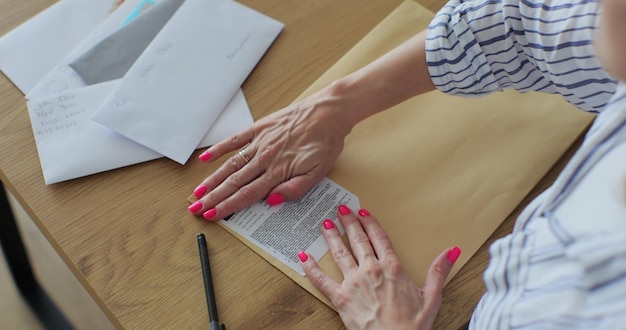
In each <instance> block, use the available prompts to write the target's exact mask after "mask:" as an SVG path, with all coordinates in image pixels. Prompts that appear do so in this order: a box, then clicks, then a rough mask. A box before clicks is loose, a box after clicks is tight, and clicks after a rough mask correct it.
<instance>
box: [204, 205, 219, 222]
mask: <svg viewBox="0 0 626 330" xmlns="http://www.w3.org/2000/svg"><path fill="white" fill-rule="evenodd" d="M216 214H217V210H216V209H215V208H212V209H210V210H208V211H206V212H204V214H202V217H204V218H205V219H207V220H211V219H213V217H214V216H215V215H216Z"/></svg>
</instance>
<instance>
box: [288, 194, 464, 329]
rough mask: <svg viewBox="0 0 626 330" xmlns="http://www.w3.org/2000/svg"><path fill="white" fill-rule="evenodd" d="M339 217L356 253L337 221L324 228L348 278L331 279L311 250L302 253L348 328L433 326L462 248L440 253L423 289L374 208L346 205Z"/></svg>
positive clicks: (313, 280)
mask: <svg viewBox="0 0 626 330" xmlns="http://www.w3.org/2000/svg"><path fill="white" fill-rule="evenodd" d="M338 216H339V220H340V221H341V223H342V225H343V227H344V228H345V230H346V234H347V236H348V240H349V242H350V246H351V248H352V253H353V254H352V253H350V250H349V249H348V248H347V247H346V246H345V244H344V242H343V240H342V239H341V236H340V235H339V231H338V230H337V229H336V228H335V225H334V224H333V222H332V221H331V220H325V221H324V223H323V226H324V229H323V232H324V238H325V239H326V241H327V242H328V246H329V247H330V251H331V253H332V256H333V259H334V261H335V264H336V265H337V267H338V268H339V270H340V271H341V273H342V274H343V278H344V279H343V282H341V283H337V282H336V281H334V280H333V279H332V278H330V277H329V276H328V275H327V274H326V273H324V271H322V270H321V269H320V268H319V266H318V264H317V263H316V262H315V260H314V259H313V258H311V257H310V255H308V254H307V253H305V252H300V253H299V254H298V257H299V258H300V261H301V264H302V268H303V269H304V271H305V273H306V275H307V277H308V279H309V281H311V283H312V284H313V285H314V286H315V287H316V288H318V289H319V290H320V291H321V292H322V293H323V294H324V295H326V296H327V297H328V298H329V299H330V301H331V302H332V303H333V305H334V306H335V307H336V308H337V312H338V313H339V316H340V317H341V319H342V321H343V322H344V324H345V325H346V327H347V328H348V329H372V328H375V329H430V328H431V327H432V324H433V323H434V321H435V317H436V316H437V312H438V311H439V307H440V305H441V292H442V289H443V284H444V282H445V279H446V277H447V276H448V274H449V273H450V270H451V269H452V266H453V264H454V262H455V261H456V259H457V258H458V256H459V254H460V253H461V250H460V249H459V248H458V247H454V248H451V249H447V250H446V251H444V252H442V253H441V254H440V255H439V256H438V257H437V258H435V260H434V261H433V263H432V265H431V266H430V269H429V270H428V274H427V276H426V281H425V283H424V286H423V287H422V288H419V287H418V286H417V285H416V284H415V283H414V282H413V281H412V280H411V278H409V276H408V275H407V273H406V272H405V271H404V268H403V266H402V265H401V264H400V261H399V260H398V257H397V256H396V254H395V252H394V250H393V247H392V245H391V242H390V240H389V238H388V236H387V234H386V233H385V232H384V230H383V229H382V228H381V227H380V224H379V223H378V221H377V220H376V219H375V218H374V217H373V216H371V215H370V214H369V212H368V211H366V210H364V209H362V210H360V211H359V214H358V216H357V215H355V214H354V213H352V211H351V210H350V209H349V208H348V207H347V206H345V205H341V206H339V211H338Z"/></svg>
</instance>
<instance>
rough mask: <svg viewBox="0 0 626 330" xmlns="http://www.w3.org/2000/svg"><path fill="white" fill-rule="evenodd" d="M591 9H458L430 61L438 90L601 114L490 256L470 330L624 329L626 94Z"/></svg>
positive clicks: (454, 4)
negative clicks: (548, 101) (553, 97)
mask: <svg viewBox="0 0 626 330" xmlns="http://www.w3.org/2000/svg"><path fill="white" fill-rule="evenodd" d="M599 11H600V6H599V3H598V1H597V0H596V1H594V0H588V1H587V0H570V1H563V0H544V1H539V0H534V1H527V0H518V1H514V0H500V1H495V0H475V1H459V0H452V1H450V2H449V3H448V4H447V5H446V6H444V7H443V8H442V9H441V11H440V12H439V13H438V14H437V15H436V17H435V18H434V20H433V21H432V22H431V24H430V27H429V31H428V36H427V42H426V48H427V51H426V56H427V62H428V65H429V70H430V74H431V77H432V80H433V83H434V84H435V85H436V86H437V88H438V89H439V90H441V91H443V92H446V93H449V94H454V95H462V96H480V95H485V94H489V93H492V92H495V91H500V90H504V89H515V90H518V91H521V92H525V91H540V92H546V93H553V94H560V95H562V96H563V97H564V98H565V99H566V100H567V101H568V102H570V103H571V104H574V105H576V106H577V107H579V108H580V109H582V110H585V111H589V112H593V113H597V114H598V116H597V118H596V120H595V122H594V124H593V126H592V127H591V129H590V130H589V132H588V133H587V136H586V138H585V141H584V143H583V144H582V146H581V147H580V149H579V150H578V152H577V153H576V154H575V155H574V156H573V157H572V160H571V161H570V163H569V164H568V165H567V166H566V168H565V169H564V170H563V172H562V173H561V175H560V176H559V178H558V179H557V180H556V182H555V183H554V185H553V186H552V187H550V188H549V189H548V190H546V191H545V192H544V193H543V194H541V195H540V196H539V197H537V198H536V199H535V200H534V201H533V202H532V203H531V204H530V205H529V206H528V207H527V208H526V209H525V210H524V212H522V214H521V215H520V217H519V218H518V219H517V222H516V225H515V228H514V230H513V232H512V233H511V234H510V235H508V236H506V237H504V238H502V239H500V240H498V241H496V242H495V243H494V244H493V245H492V246H491V248H490V253H491V260H490V263H489V266H488V268H487V270H486V271H485V274H484V281H485V286H486V293H485V295H484V296H483V298H482V299H481V300H480V302H479V304H478V306H477V307H476V310H475V312H474V315H473V317H472V321H471V323H470V328H474V329H626V85H624V84H621V83H620V84H618V83H617V82H616V81H615V80H614V79H612V78H611V77H610V76H609V75H608V74H607V73H606V72H605V71H604V70H603V69H602V68H601V66H600V64H599V62H598V61H597V59H596V58H595V56H594V50H593V47H592V45H591V40H592V37H593V33H594V31H595V29H596V26H597V23H598V18H599Z"/></svg>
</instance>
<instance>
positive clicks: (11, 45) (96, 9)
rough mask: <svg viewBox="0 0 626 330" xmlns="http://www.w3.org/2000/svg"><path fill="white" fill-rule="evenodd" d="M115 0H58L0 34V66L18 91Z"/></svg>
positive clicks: (39, 75)
mask: <svg viewBox="0 0 626 330" xmlns="http://www.w3.org/2000/svg"><path fill="white" fill-rule="evenodd" d="M115 2H117V1H115V0H99V1H93V0H62V1H59V2H57V3H55V4H54V5H52V6H50V7H49V8H47V9H46V10H44V11H42V12H41V13H39V14H38V15H36V16H34V17H33V18H31V19H30V20H28V21H26V22H24V23H23V24H21V25H20V26H18V27H17V28H15V29H13V30H12V31H10V32H9V33H7V34H6V35H4V36H3V37H2V38H0V70H2V72H4V74H5V75H6V76H7V77H8V78H9V79H11V81H12V82H13V83H14V84H15V86H17V88H19V89H20V90H21V91H22V93H27V92H28V91H30V90H31V89H32V88H33V87H35V85H36V84H37V82H38V81H39V80H40V79H41V78H42V77H43V76H44V75H45V74H46V73H48V72H49V71H50V70H52V69H53V68H54V67H55V65H56V64H57V63H58V62H59V61H60V60H61V59H62V58H63V57H64V56H65V55H66V54H67V53H69V52H70V51H71V50H72V48H73V47H74V46H76V44H78V43H79V42H80V41H81V40H83V39H84V38H85V37H87V35H88V34H89V33H90V32H91V31H92V30H93V29H94V28H96V26H98V24H100V22H102V21H103V20H104V19H105V18H106V17H107V16H108V15H109V13H110V12H111V11H112V10H113V9H114V6H113V4H114V3H115Z"/></svg>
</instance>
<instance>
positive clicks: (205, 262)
mask: <svg viewBox="0 0 626 330" xmlns="http://www.w3.org/2000/svg"><path fill="white" fill-rule="evenodd" d="M198 249H199V250H200V262H201V264H202V277H203V278H204V293H205V294H206V303H207V306H208V307H209V322H210V323H209V325H210V327H211V330H220V329H221V330H226V326H225V325H223V324H221V323H220V321H219V320H218V318H217V303H216V302H215V292H214V291H213V279H212V278H211V266H210V265H209V253H208V251H207V247H206V239H205V238H204V234H198Z"/></svg>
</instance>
